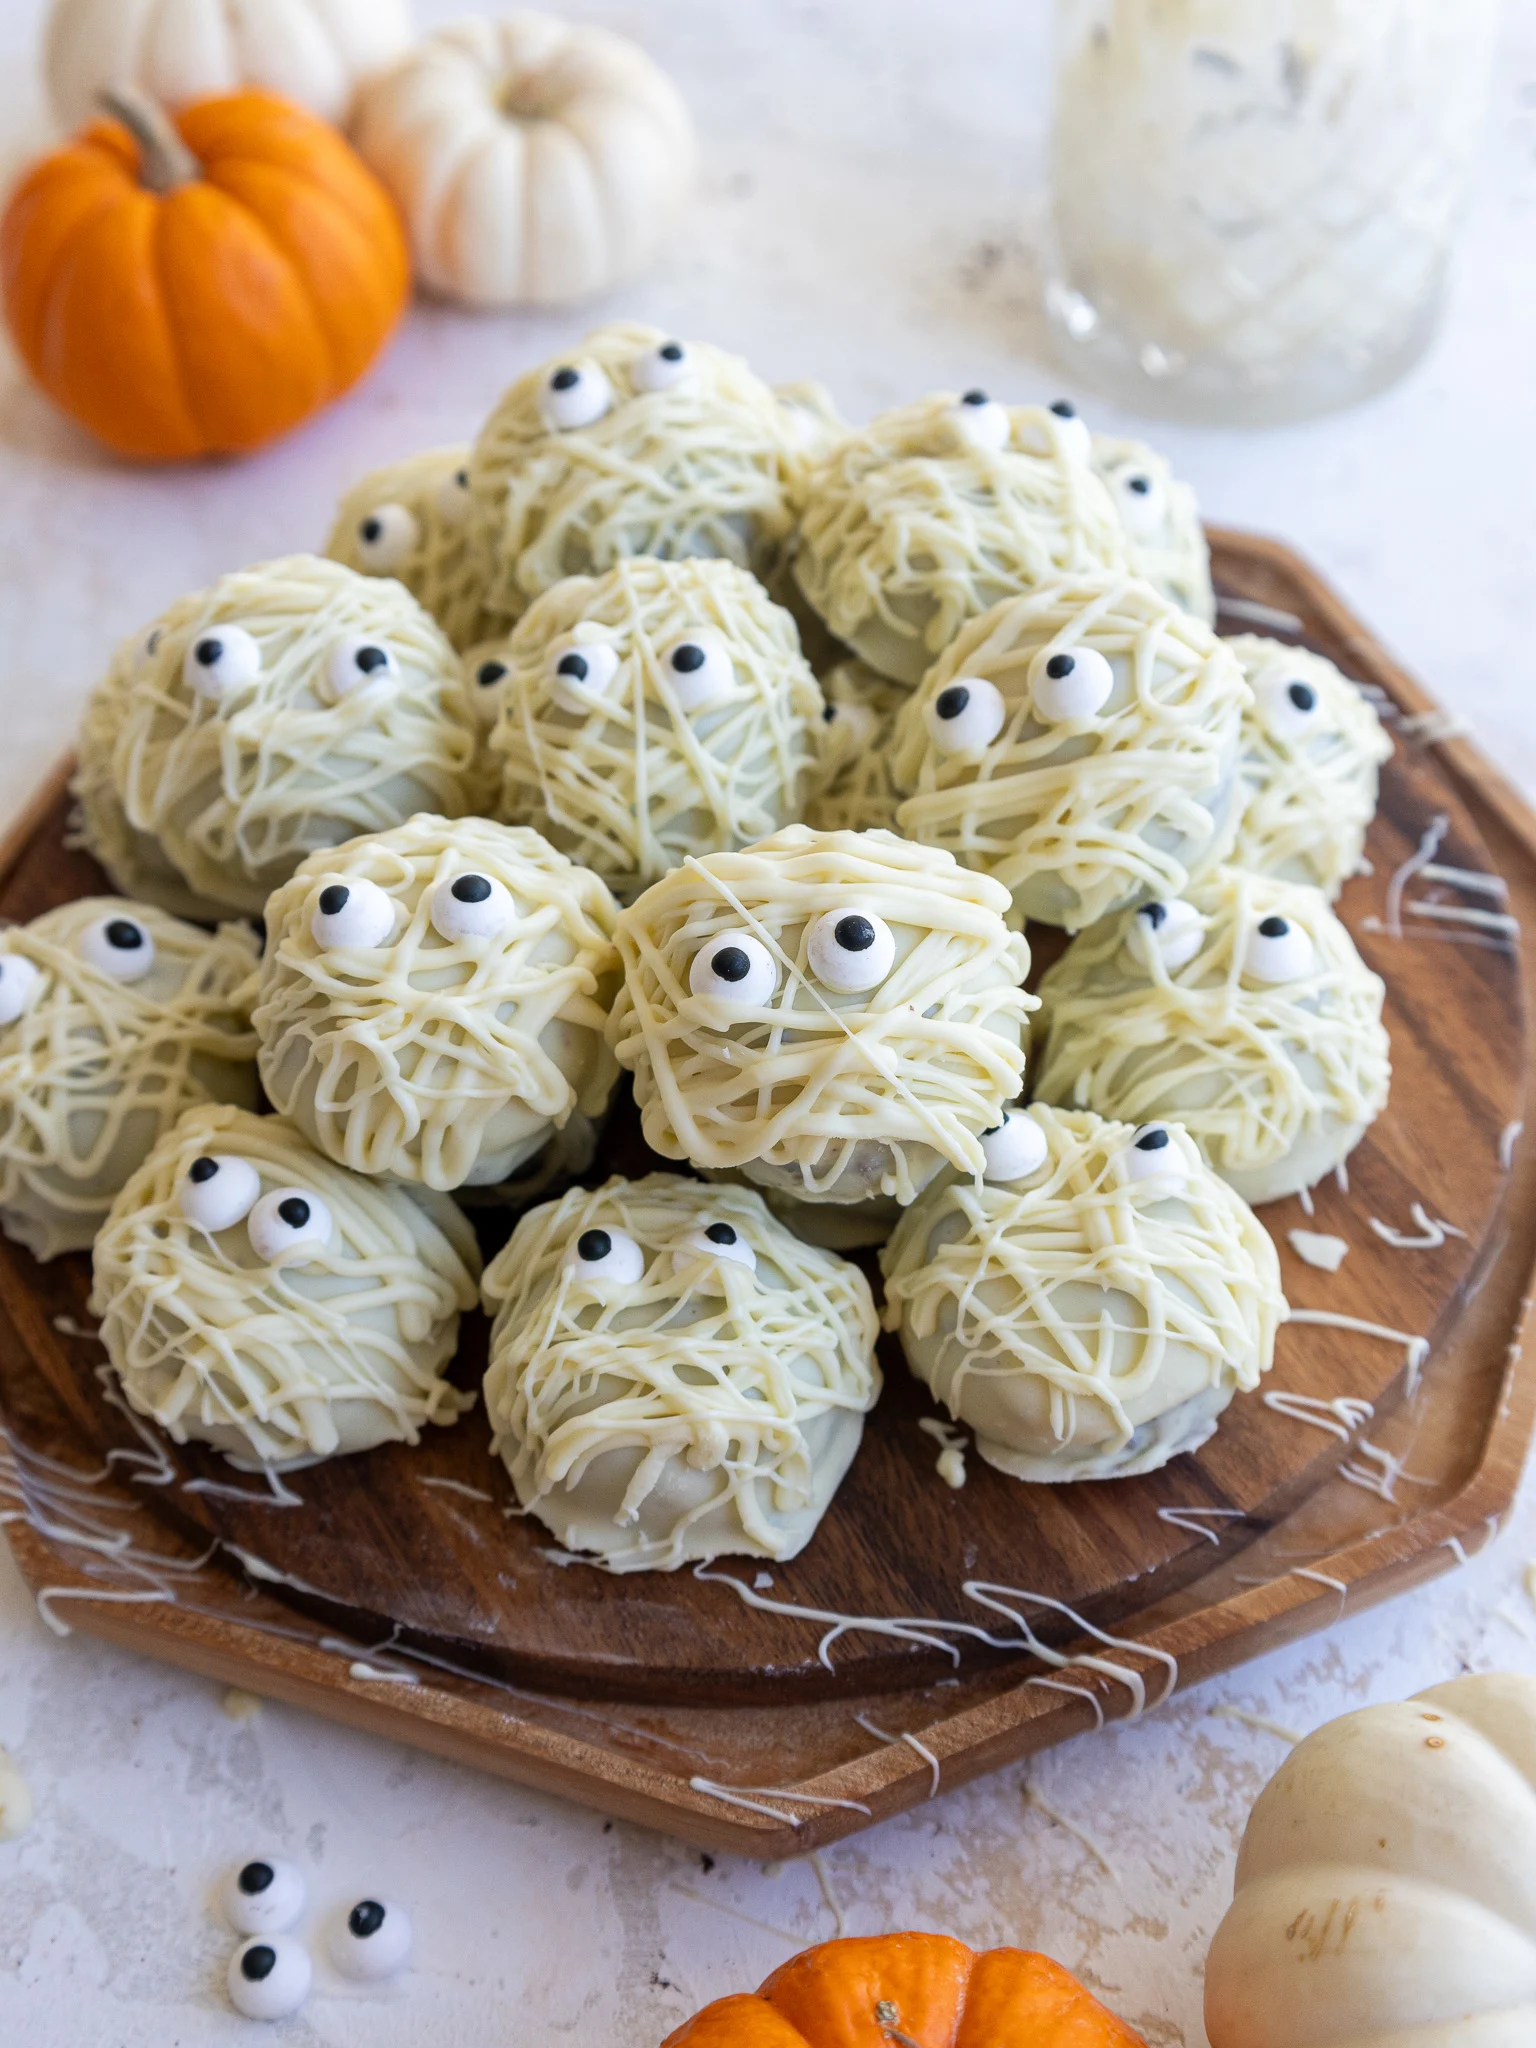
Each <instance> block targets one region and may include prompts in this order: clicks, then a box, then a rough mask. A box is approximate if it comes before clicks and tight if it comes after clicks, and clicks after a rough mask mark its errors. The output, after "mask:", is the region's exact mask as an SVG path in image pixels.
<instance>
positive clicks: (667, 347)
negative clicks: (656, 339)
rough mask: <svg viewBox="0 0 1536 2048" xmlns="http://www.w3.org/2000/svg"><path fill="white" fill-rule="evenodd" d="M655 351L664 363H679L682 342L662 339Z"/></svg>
mask: <svg viewBox="0 0 1536 2048" xmlns="http://www.w3.org/2000/svg"><path fill="white" fill-rule="evenodd" d="M656 353H657V355H659V356H660V357H661V360H662V361H663V362H664V363H680V362H681V361H682V360H683V344H682V343H681V342H680V341H664V342H663V343H662V344H661V347H660V348H659V349H657V351H656Z"/></svg>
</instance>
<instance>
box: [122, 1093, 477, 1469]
mask: <svg viewBox="0 0 1536 2048" xmlns="http://www.w3.org/2000/svg"><path fill="white" fill-rule="evenodd" d="M231 1156H235V1157H239V1158H243V1159H246V1160H248V1161H249V1162H250V1164H251V1165H252V1166H254V1167H255V1169H256V1171H257V1173H258V1175H259V1176H260V1182H261V1187H262V1190H263V1193H262V1196H261V1198H260V1200H259V1201H258V1202H257V1203H256V1205H255V1207H254V1208H252V1209H251V1210H250V1211H249V1212H248V1214H247V1215H246V1216H244V1217H242V1218H241V1219H240V1220H239V1221H238V1222H236V1223H234V1224H232V1225H231V1226H230V1227H229V1228H227V1229H224V1230H220V1231H209V1230H207V1229H204V1228H203V1227H201V1226H200V1225H198V1224H196V1223H194V1222H192V1221H191V1220H190V1219H189V1218H188V1216H187V1215H186V1213H185V1208H184V1205H183V1190H184V1188H185V1186H186V1183H187V1180H188V1178H189V1175H190V1173H191V1171H192V1168H193V1167H194V1165H195V1164H196V1162H197V1161H198V1160H200V1159H204V1158H218V1159H227V1158H229V1157H231ZM273 1194H279V1195H281V1197H282V1198H283V1200H284V1201H295V1200H302V1201H304V1202H305V1203H306V1204H307V1205H309V1206H310V1207H315V1206H318V1207H320V1208H321V1209H323V1211H324V1214H325V1217H326V1220H327V1221H328V1223H329V1226H330V1227H329V1230H328V1232H327V1234H326V1235H325V1237H324V1239H323V1241H322V1240H321V1239H320V1238H318V1237H313V1238H310V1239H309V1241H307V1242H305V1243H303V1244H302V1246H299V1247H297V1248H296V1251H284V1250H282V1249H281V1248H280V1249H279V1255H278V1256H277V1257H276V1259H275V1260H274V1259H273V1258H272V1257H270V1256H264V1255H263V1252H262V1251H261V1250H259V1249H258V1243H257V1241H258V1240H260V1239H261V1233H260V1231H259V1230H256V1229H253V1224H254V1223H255V1222H256V1219H257V1218H258V1217H259V1216H261V1215H262V1213H263V1209H262V1204H263V1203H264V1202H266V1200H267V1198H268V1196H270V1195H273ZM300 1229H302V1226H300ZM93 1269H94V1284H93V1287H92V1290H91V1303H90V1306H91V1313H92V1314H93V1315H95V1316H98V1317H99V1318H100V1320H101V1341H102V1343H103V1344H104V1345H105V1346H106V1351H107V1356H108V1358H109V1359H110V1360H111V1362H112V1365H113V1368H114V1370H115V1371H116V1373H117V1375H118V1377H119V1379H120V1381H121V1383H122V1388H123V1392H124V1394H125V1395H126V1397H127V1399H128V1402H129V1404H130V1406H132V1407H133V1408H134V1409H135V1410H136V1411H137V1412H138V1413H139V1414H140V1415H146V1416H149V1417H150V1418H151V1419H152V1420H153V1421H155V1422H158V1423H159V1424H160V1426H161V1427H162V1428H163V1429H164V1430H165V1431H166V1432H167V1433H168V1434H169V1435H170V1436H171V1437H172V1438H173V1439H174V1440H175V1441H176V1442H177V1443H187V1442H189V1441H195V1442H200V1443H207V1444H212V1445H213V1446H214V1448H215V1449H217V1450H220V1451H223V1452H224V1453H225V1454H226V1455H227V1456H229V1457H231V1458H233V1459H235V1460H236V1461H237V1462H238V1463H241V1464H243V1465H256V1466H271V1467H277V1468H282V1467H288V1466H295V1465H302V1464H308V1463H313V1462H314V1461H315V1460H316V1459H318V1458H329V1457H335V1456H338V1455H342V1454H345V1453H348V1452H352V1451H364V1450H369V1449H371V1448H372V1447H373V1446H374V1445H375V1444H381V1443H398V1442H403V1443H415V1442H416V1441H417V1440H418V1438H419V1437H420V1434H421V1431H422V1429H423V1428H424V1426H425V1425H426V1424H428V1423H450V1422H452V1421H454V1420H455V1419H456V1418H457V1417H458V1416H459V1415H460V1414H461V1413H462V1412H463V1411H464V1409H465V1408H466V1407H468V1406H470V1405H472V1401H471V1397H469V1396H466V1395H462V1394H459V1393H458V1392H456V1391H455V1389H454V1388H453V1387H451V1386H450V1385H449V1384H448V1381H447V1380H446V1379H445V1378H444V1377H443V1375H444V1372H445V1371H446V1369H447V1367H448V1366H449V1365H450V1364H451V1363H452V1360H453V1356H454V1351H455V1347H456V1345H457V1341H458V1330H459V1317H460V1315H461V1313H462V1312H463V1311H464V1310H466V1309H469V1308H472V1307H473V1306H474V1303H475V1300H476V1294H477V1281H478V1277H479V1270H480V1259H479V1254H478V1252H477V1250H476V1247H475V1240H474V1234H473V1232H472V1231H471V1230H470V1228H469V1225H468V1224H467V1223H466V1222H465V1220H464V1217H463V1215H462V1214H461V1213H460V1211H459V1210H458V1209H457V1208H456V1207H455V1206H454V1204H453V1203H452V1202H451V1201H450V1200H449V1199H448V1197H447V1196H446V1195H438V1194H434V1193H432V1192H431V1191H430V1190H426V1189H421V1188H406V1187H401V1186H398V1185H396V1184H394V1183H391V1182H387V1181H382V1180H371V1179H367V1178H365V1177H364V1176H363V1175H361V1174H355V1173H349V1172H348V1171H347V1170H346V1169H345V1168H344V1167H340V1166H335V1165H333V1164H332V1163H331V1161H330V1160H328V1159H326V1158H325V1157H323V1155H322V1154H320V1153H319V1152H316V1151H315V1150H314V1148H313V1147H312V1146H311V1145H309V1144H308V1143H307V1142H306V1140H305V1139H304V1137H303V1136H302V1135H301V1133H300V1132H299V1131H298V1130H297V1129H295V1127H294V1125H293V1124H291V1123H290V1122H289V1121H288V1119H287V1118H286V1117H281V1116H259V1117H258V1116H250V1115H248V1114H246V1112H245V1111H243V1110H237V1109H194V1110H190V1111H188V1113H187V1114H186V1115H185V1116H184V1117H182V1119H181V1121H180V1122H179V1123H178V1124H177V1125H176V1126H175V1127H174V1128H173V1129H172V1130H170V1131H169V1132H167V1134H166V1135H165V1137H164V1138H162V1139H161V1141H160V1143H159V1144H158V1145H157V1146H156V1147H155V1149H154V1151H153V1152H152V1153H151V1154H150V1155H149V1157H148V1159H146V1160H145V1162H144V1164H143V1165H142V1166H141V1167H140V1168H139V1170H138V1172H137V1173H135V1174H134V1175H133V1177H132V1178H131V1179H130V1180H129V1182H128V1184H127V1186H126V1187H125V1188H124V1189H123V1191H122V1193H121V1194H120V1195H119V1196H118V1198H117V1200H116V1201H115V1202H114V1203H113V1205H112V1212H111V1214H110V1215H109V1216H108V1218H107V1220H106V1222H105V1224H104V1225H103V1226H102V1228H101V1231H100V1233H99V1234H98V1236H97V1239H96V1249H95V1254H94V1259H93Z"/></svg>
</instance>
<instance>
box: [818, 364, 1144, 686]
mask: <svg viewBox="0 0 1536 2048" xmlns="http://www.w3.org/2000/svg"><path fill="white" fill-rule="evenodd" d="M972 395H979V396H981V397H984V394H968V396H972ZM986 406H987V407H988V408H994V409H995V410H989V411H988V412H987V414H986V416H987V417H988V418H995V419H997V420H999V421H1000V422H1001V425H1002V427H1003V429H1004V430H1005V435H1006V438H1005V439H1004V441H1003V442H1002V444H1001V445H1000V446H993V445H991V444H990V441H989V440H988V439H987V438H985V437H983V438H982V439H980V440H978V438H977V435H976V433H975V432H974V430H973V431H970V432H965V431H961V429H962V428H964V427H965V425H966V419H967V415H968V414H975V415H978V416H979V415H980V414H981V413H982V411H983V408H982V407H981V406H980V405H978V406H975V407H972V406H968V405H967V404H966V403H965V402H964V401H963V400H962V399H958V398H957V397H956V396H955V395H954V394H953V393H949V392H941V393H939V394H937V395H935V396H933V397H931V398H925V399H920V400H919V401H918V402H917V403H916V404H915V405H907V406H901V407H899V408H898V409H897V410H896V411H894V412H888V413H882V414H881V415H880V417H879V418H878V419H875V420H872V421H871V422H870V424H869V425H868V426H867V427H863V428H860V429H858V430H857V431H855V432H853V433H850V434H847V435H845V436H844V437H843V438H842V439H841V440H840V441H838V442H836V443H835V444H834V445H833V446H832V448H831V449H830V450H829V451H828V452H827V454H826V455H825V456H824V457H823V458H822V460H821V461H820V462H818V463H817V464H816V465H815V467H814V468H813V469H812V472H811V476H810V480H809V482H808V484H807V486H806V500H805V509H804V511H803V513H802V515H801V524H800V532H799V537H798V541H797V544H796V550H795V557H794V574H795V579H796V581H797V582H798V584H799V586H800V588H801V590H802V591H803V592H804V593H805V596H806V597H807V598H808V599H809V601H810V603H811V604H812V605H813V606H814V607H815V609H816V610H817V611H818V612H819V613H820V614H821V616H822V618H823V619H824V620H825V621H826V623H827V625H828V627H829V628H830V629H831V631H832V632H833V633H835V634H836V635H837V637H838V638H839V639H840V640H844V641H846V642H847V644H848V645H849V646H850V647H851V648H852V649H853V650H854V652H855V653H856V654H858V655H859V656H860V658H861V659H862V660H864V661H866V662H868V663H869V665H870V667H871V668H874V669H877V670H878V671H879V672H880V673H881V674H882V675H887V676H891V677H893V678H894V679H895V680H896V681H897V682H901V683H905V684H907V685H908V686H909V687H910V686H911V685H913V684H915V683H916V682H918V681H919V680H920V678H921V677H922V675H923V672H924V671H925V670H926V669H927V668H928V667H929V665H930V664H931V663H932V662H933V660H934V658H935V657H936V656H937V655H938V654H939V653H940V651H941V650H942V649H943V648H945V647H947V646H948V645H949V643H950V641H952V640H953V639H954V637H955V635H956V634H957V633H958V632H959V631H960V629H961V628H962V627H963V626H964V625H965V623H966V621H967V620H969V619H973V618H975V617H976V616H977V614H978V613H981V612H984V611H986V610H987V609H988V607H989V606H991V605H994V604H996V603H997V602H998V601H999V599H1001V598H1005V597H1011V596H1013V595H1015V594H1017V593H1018V592H1020V591H1025V590H1032V589H1034V588H1035V587H1036V585H1038V584H1040V583H1044V582H1048V581H1050V580H1052V579H1054V578H1055V577H1057V576H1061V575H1064V574H1080V573H1083V572H1086V571H1091V570H1098V569H1119V568H1121V567H1123V565H1124V562H1125V540H1124V536H1123V534H1122V532H1121V527H1120V522H1119V519H1118V517H1117V516H1116V513H1115V508H1114V506H1113V505H1112V504H1111V503H1110V499H1109V494H1108V492H1107V491H1106V489H1105V487H1104V485H1103V484H1102V483H1101V482H1100V480H1099V479H1098V477H1096V476H1095V475H1094V474H1093V472H1092V470H1091V469H1090V467H1089V466H1088V464H1087V463H1086V462H1084V461H1083V460H1082V459H1081V454H1080V451H1079V449H1078V447H1077V440H1076V438H1075V437H1074V436H1073V435H1072V433H1071V432H1070V429H1071V428H1072V427H1074V426H1076V425H1077V424H1078V423H1077V422H1076V421H1067V420H1063V419H1061V418H1059V417H1058V416H1057V415H1056V414H1054V413H1052V412H1051V411H1050V410H1049V409H1048V408H1047V407H1045V406H1011V407H1003V406H1000V405H997V404H996V401H995V400H987V401H986ZM973 426H974V422H973ZM995 438H996V436H995V435H993V436H992V439H995Z"/></svg>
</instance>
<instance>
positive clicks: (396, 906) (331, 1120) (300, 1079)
mask: <svg viewBox="0 0 1536 2048" xmlns="http://www.w3.org/2000/svg"><path fill="white" fill-rule="evenodd" d="M614 914H615V905H614V902H613V899H612V897H611V896H610V895H609V894H608V891H607V890H606V889H605V888H604V887H603V885H602V883H601V882H600V881H599V880H598V879H597V877H596V876H595V875H591V874H588V873H587V871H586V870H585V869H584V868H578V867H574V866H573V865H572V864H571V862H570V861H568V860H567V859H566V858H565V856H564V855H563V854H560V853H557V852H555V851H554V849H553V848H552V847H550V846H549V845H547V844H546V842H545V841H544V840H543V839H541V838H540V837H539V835H538V833H537V832H529V831H523V830H514V829H513V828H511V827H509V826H506V825H493V824H491V823H489V822H488V821H487V820H485V819H483V818H460V819H457V820H454V821H450V820H449V819H447V818H434V817H429V816H426V815H423V816H420V817H415V818H412V819H411V820H410V821H409V822H408V823H407V824H404V825H399V826H397V827H396V828H395V829H394V831H392V832H378V833H373V834H371V835H369V836H366V837H364V838H360V839H353V840H350V841H348V843H347V844H346V845H345V846H338V847H333V848H331V849H329V850H327V851H326V852H324V853H316V854H311V856H310V857H309V859H308V860H306V861H305V862H304V863H303V865H302V866H301V867H300V868H299V870H298V872H297V873H296V874H295V875H294V876H293V878H292V879H291V880H290V881H288V882H286V883H285V884H284V885H283V887H282V888H281V889H279V890H277V891H276V892H275V894H274V895H273V896H272V899H271V901H270V902H269V903H268V905H267V950H266V954H265V957H264V958H263V961H262V965H261V982H260V988H259V991H258V994H257V998H256V1007H255V1024H256V1030H257V1033H258V1034H259V1036H260V1039H261V1055H260V1058H261V1077H262V1081H263V1083H264V1084H265V1087H266V1090H267V1094H268V1095H269V1096H270V1097H271V1099H272V1101H273V1103H274V1104H275V1105H276V1106H277V1108H278V1109H280V1110H282V1111H283V1113H284V1114H285V1115H287V1116H290V1117H292V1118H293V1120H294V1122H295V1123H296V1124H297V1125H298V1127H299V1129H300V1130H301V1131H303V1132H304V1134H305V1136H306V1137H307V1138H309V1140H310V1141H311V1143H313V1144H315V1145H318V1146H319V1148H320V1150H321V1151H322V1152H324V1153H325V1154H326V1155H327V1156H328V1157H329V1158H331V1159H335V1160H337V1161H339V1162H340V1163H341V1164H342V1165H345V1166H349V1167H351V1168H353V1169H354V1171H356V1172H359V1173H385V1174H390V1175H392V1176H394V1177H395V1178H396V1179H399V1180H409V1181H420V1182H422V1183H423V1184H424V1185H426V1186H427V1187H431V1188H456V1187H460V1186H464V1185H469V1186H485V1185H488V1184H491V1183H494V1182H497V1181H503V1180H505V1179H506V1178H507V1177H508V1176H509V1175H510V1174H511V1173H513V1172H514V1171H515V1170H516V1169H518V1168H519V1167H521V1166H523V1165H525V1164H526V1163H527V1162H528V1161H529V1160H531V1159H532V1158H533V1156H534V1154H535V1153H537V1152H538V1151H539V1150H540V1149H541V1148H542V1147H544V1146H545V1145H546V1144H548V1143H549V1142H550V1141H551V1140H552V1139H554V1137H555V1136H556V1134H557V1133H560V1134H565V1135H566V1136H568V1137H569V1138H570V1139H571V1140H575V1139H577V1138H578V1137H579V1136H580V1135H581V1134H582V1132H583V1131H584V1130H585V1131H586V1132H590V1128H591V1123H592V1121H593V1120H594V1119H596V1118H597V1117H599V1116H600V1115H601V1114H602V1112H603V1110H604V1109H605V1108H606V1107H607V1103H608V1097H609V1095H610V1094H611V1093H612V1090H613V1084H614V1082H615V1080H616V1079H617V1078H618V1069H617V1067H616V1065H615V1064H614V1060H613V1055H612V1054H611V1053H610V1052H609V1050H608V1048H607V1046H606V1044H605V1043H604V1039H603V1027H604V1025H605V1023H606V1021H607V1015H608V1009H609V1005H610V1002H611V999H612V995H613V991H614V988H615V987H616V985H617V979H618V956H617V954H616V953H615V952H614V949H613V938H612V933H613V919H614ZM581 1149H583V1150H586V1149H588V1148H587V1147H586V1146H585V1145H583V1147H582V1148H581Z"/></svg>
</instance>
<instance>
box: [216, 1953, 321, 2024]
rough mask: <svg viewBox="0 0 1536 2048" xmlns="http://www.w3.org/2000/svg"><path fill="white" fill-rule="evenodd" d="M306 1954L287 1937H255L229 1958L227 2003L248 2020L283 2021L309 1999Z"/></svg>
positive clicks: (308, 1966)
mask: <svg viewBox="0 0 1536 2048" xmlns="http://www.w3.org/2000/svg"><path fill="white" fill-rule="evenodd" d="M312 1974H313V1971H312V1966H311V1964H310V1960H309V1953H308V1951H307V1950H306V1949H305V1947H304V1944H303V1943H302V1942H299V1941H295V1940H294V1938H293V1936H292V1935H291V1934H264V1935H258V1936H257V1937H256V1939H255V1940H254V1941H245V1942H242V1943H241V1944H240V1946H239V1948H237V1949H236V1950H235V1952H234V1954H233V1955H232V1956H231V1957H230V1959H229V1978H228V1982H229V2002H230V2004H231V2005H232V2006H233V2007H234V2008H235V2011H236V2012H237V2013H239V2014H240V2015H241V2016H242V2018H244V2019H248V2020H285V2019H287V2018H288V2016H289V2014H290V2013H295V2012H297V2011H298V2009H299V2007H300V2006H301V2005H302V2004H303V2003H304V2001H305V1999H306V1998H307V1997H308V1996H309V1985H310V1978H311V1976H312Z"/></svg>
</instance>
